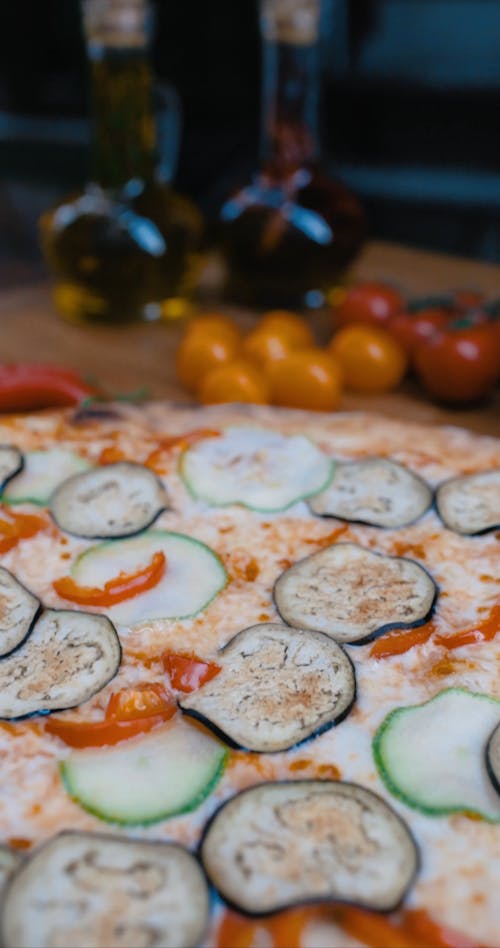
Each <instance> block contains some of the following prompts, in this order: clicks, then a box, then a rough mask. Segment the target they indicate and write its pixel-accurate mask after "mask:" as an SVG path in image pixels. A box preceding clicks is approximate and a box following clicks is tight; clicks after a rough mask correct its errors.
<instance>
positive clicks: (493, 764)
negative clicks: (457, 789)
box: [486, 724, 500, 793]
mask: <svg viewBox="0 0 500 948" xmlns="http://www.w3.org/2000/svg"><path fill="white" fill-rule="evenodd" d="M486 769H487V771H488V773H489V775H490V778H491V782H492V784H493V786H494V787H495V790H496V791H497V793H500V724H498V725H497V726H496V728H495V730H494V731H493V734H492V735H491V737H490V739H489V741H488V743H487V745H486Z"/></svg>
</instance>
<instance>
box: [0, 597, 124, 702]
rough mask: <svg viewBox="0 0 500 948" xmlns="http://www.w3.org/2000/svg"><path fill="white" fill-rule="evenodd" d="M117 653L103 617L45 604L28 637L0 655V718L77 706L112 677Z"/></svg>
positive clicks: (113, 633)
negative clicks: (3, 656)
mask: <svg viewBox="0 0 500 948" xmlns="http://www.w3.org/2000/svg"><path fill="white" fill-rule="evenodd" d="M120 658H121V648H120V642H119V639H118V636H117V634H116V631H115V629H114V627H113V626H112V625H111V622H110V621H109V619H107V618H106V616H101V615H95V614H91V613H89V612H72V611H70V610H69V609H68V610H66V609H61V610H56V609H47V610H46V611H45V612H42V615H41V617H40V618H39V619H38V621H37V622H36V624H35V627H34V629H33V631H32V633H31V635H30V636H29V637H28V638H27V639H26V641H25V642H24V643H23V644H22V645H20V646H19V648H17V649H16V651H15V652H14V653H13V654H12V655H7V657H6V658H2V659H1V660H0V718H3V719H6V720H12V719H15V718H23V717H26V716H27V715H30V714H46V713H48V712H50V711H62V710H65V709H68V708H75V707H77V705H79V704H83V702H84V701H88V699H89V698H91V697H92V695H95V694H97V692H98V691H100V690H101V688H104V685H107V683H108V681H111V679H112V678H114V676H115V675H116V672H117V671H118V668H119V665H120Z"/></svg>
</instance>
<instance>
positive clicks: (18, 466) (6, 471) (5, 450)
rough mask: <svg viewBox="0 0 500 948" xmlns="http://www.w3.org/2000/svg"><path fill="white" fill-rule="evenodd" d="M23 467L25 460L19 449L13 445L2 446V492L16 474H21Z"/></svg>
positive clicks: (0, 446)
mask: <svg viewBox="0 0 500 948" xmlns="http://www.w3.org/2000/svg"><path fill="white" fill-rule="evenodd" d="M23 465H24V458H23V456H22V454H21V452H20V450H19V448H15V447H14V445H12V444H0V491H3V489H4V487H5V485H6V484H7V482H8V481H10V479H11V478H12V477H14V475H15V474H19V472H20V471H21V470H22V468H23ZM2 499H3V498H2Z"/></svg>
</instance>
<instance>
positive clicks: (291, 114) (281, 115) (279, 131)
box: [261, 0, 321, 177]
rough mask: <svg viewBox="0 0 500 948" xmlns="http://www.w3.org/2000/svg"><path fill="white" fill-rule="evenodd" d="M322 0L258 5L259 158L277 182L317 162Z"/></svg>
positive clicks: (271, 1) (265, 1)
mask: <svg viewBox="0 0 500 948" xmlns="http://www.w3.org/2000/svg"><path fill="white" fill-rule="evenodd" d="M320 6H321V0H300V3H299V2H298V0H261V28H262V36H263V81H262V129H261V159H262V162H263V164H264V166H265V167H266V170H267V171H268V172H269V173H271V174H273V173H274V174H276V175H277V176H278V177H279V176H283V175H287V174H293V173H294V171H296V170H298V169H299V168H301V167H302V166H304V165H305V164H309V163H310V162H312V161H314V160H315V159H317V157H318V154H319V142H318V104H319V85H320V70H319V27H318V24H319V13H320Z"/></svg>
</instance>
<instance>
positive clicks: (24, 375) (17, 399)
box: [0, 362, 95, 412]
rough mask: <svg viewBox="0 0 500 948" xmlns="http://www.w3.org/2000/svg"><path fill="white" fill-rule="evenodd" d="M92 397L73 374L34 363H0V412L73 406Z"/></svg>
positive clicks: (80, 380) (75, 374)
mask: <svg viewBox="0 0 500 948" xmlns="http://www.w3.org/2000/svg"><path fill="white" fill-rule="evenodd" d="M92 395H95V389H94V388H92V387H91V386H90V385H88V384H87V383H86V382H84V380H83V379H82V377H81V376H80V375H78V373H77V372H73V371H72V370H71V369H65V368H63V367H61V366H56V365H46V364H44V363H37V362H12V363H0V411H5V412H7V411H31V410H32V409H36V408H53V407H59V406H64V405H77V404H78V403H79V402H81V401H82V400H83V399H84V398H89V397H90V396H92Z"/></svg>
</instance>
